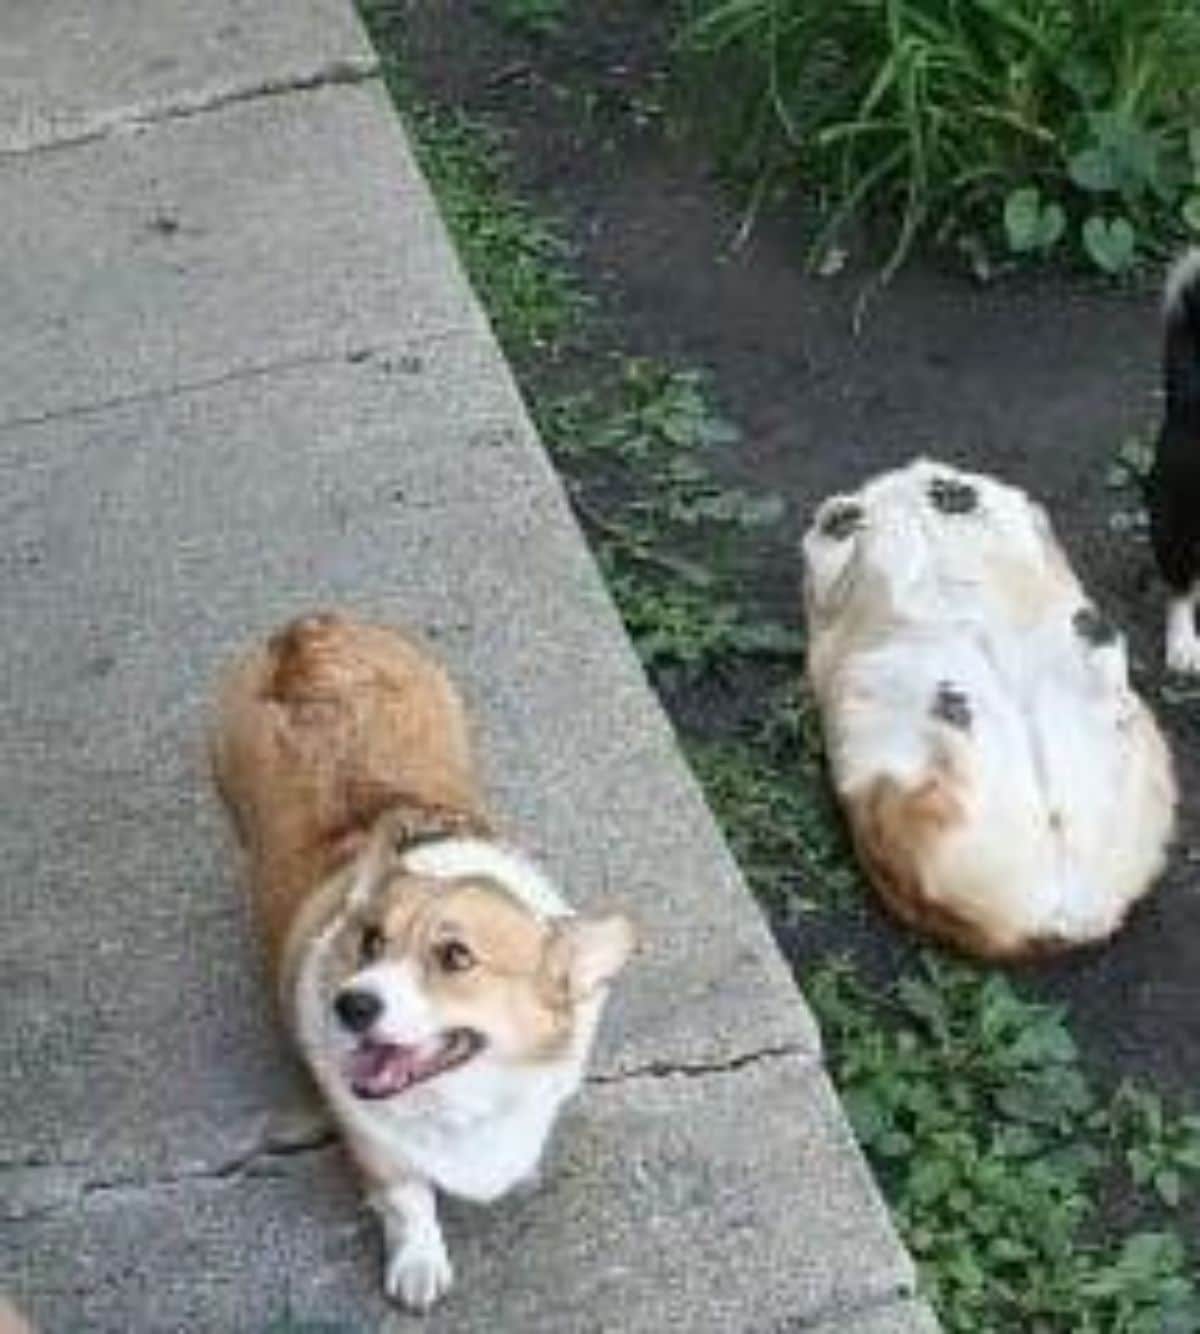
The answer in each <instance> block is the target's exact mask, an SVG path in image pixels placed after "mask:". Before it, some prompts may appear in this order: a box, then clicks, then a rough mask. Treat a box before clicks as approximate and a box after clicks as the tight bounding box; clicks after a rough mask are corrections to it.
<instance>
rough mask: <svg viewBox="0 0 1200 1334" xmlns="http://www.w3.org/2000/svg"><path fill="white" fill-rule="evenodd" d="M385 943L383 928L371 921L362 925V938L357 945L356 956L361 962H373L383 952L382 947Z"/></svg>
mask: <svg viewBox="0 0 1200 1334" xmlns="http://www.w3.org/2000/svg"><path fill="white" fill-rule="evenodd" d="M386 943H387V938H386V937H385V936H384V934H383V928H382V927H381V926H378V925H376V924H375V923H374V922H372V923H371V924H370V925H369V926H364V927H363V933H362V940H361V941H360V942H359V946H358V957H359V959H360V960H361V961H362V962H363V963H374V961H375V960H376V959H378V958H379V956H380V955H381V954H382V953H383V947H384V945H385V944H386Z"/></svg>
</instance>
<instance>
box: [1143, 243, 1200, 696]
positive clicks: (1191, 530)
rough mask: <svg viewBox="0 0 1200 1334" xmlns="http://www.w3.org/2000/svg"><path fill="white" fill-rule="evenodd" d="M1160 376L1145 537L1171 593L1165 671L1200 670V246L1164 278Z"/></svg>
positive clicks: (1147, 486) (1183, 257) (1181, 260)
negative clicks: (1162, 398) (1159, 419)
mask: <svg viewBox="0 0 1200 1334" xmlns="http://www.w3.org/2000/svg"><path fill="white" fill-rule="evenodd" d="M1164 322H1165V326H1166V329H1165V346H1164V354H1163V377H1164V380H1165V385H1166V408H1165V412H1164V416H1163V424H1162V428H1161V430H1160V431H1159V435H1158V445H1157V449H1156V452H1155V458H1154V466H1153V467H1152V468H1151V470H1150V474H1149V476H1148V478H1147V479H1146V507H1147V509H1148V510H1149V512H1150V538H1151V542H1152V543H1153V546H1154V555H1155V557H1156V559H1157V561H1158V568H1159V569H1160V570H1161V571H1162V576H1163V578H1164V579H1165V580H1166V581H1167V585H1168V587H1169V588H1170V590H1171V597H1170V601H1169V602H1168V604H1167V632H1166V657H1167V666H1168V667H1169V668H1170V669H1171V670H1172V671H1175V672H1191V673H1196V672H1200V635H1198V634H1197V632H1196V603H1197V599H1198V598H1200V249H1193V250H1189V251H1188V252H1187V253H1186V254H1185V255H1183V256H1182V257H1181V258H1180V259H1179V260H1178V261H1176V263H1175V265H1174V266H1173V267H1172V269H1171V272H1170V274H1169V275H1168V277H1167V285H1166V295H1165V300H1164Z"/></svg>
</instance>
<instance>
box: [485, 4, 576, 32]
mask: <svg viewBox="0 0 1200 1334" xmlns="http://www.w3.org/2000/svg"><path fill="white" fill-rule="evenodd" d="M492 9H493V12H494V13H495V15H496V17H497V18H498V19H499V20H500V22H501V23H503V24H504V26H505V27H506V28H512V29H513V30H514V31H516V32H520V33H523V34H525V36H527V37H550V36H553V34H554V33H556V32H558V31H559V30H560V29H561V28H562V26H563V23H564V22H565V20H566V17H567V0H492Z"/></svg>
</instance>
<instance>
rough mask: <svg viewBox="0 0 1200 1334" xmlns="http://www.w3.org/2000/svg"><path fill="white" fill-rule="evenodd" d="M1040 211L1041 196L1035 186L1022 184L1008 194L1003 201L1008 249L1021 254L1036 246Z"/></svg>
mask: <svg viewBox="0 0 1200 1334" xmlns="http://www.w3.org/2000/svg"><path fill="white" fill-rule="evenodd" d="M1041 212H1042V202H1041V196H1040V195H1039V194H1038V191H1037V187H1036V186H1033V185H1027V186H1024V187H1022V188H1021V189H1020V190H1014V191H1013V192H1012V194H1010V195H1009V196H1008V198H1007V199H1006V200H1005V201H1004V232H1005V235H1006V236H1007V237H1008V248H1009V249H1010V250H1012V251H1014V252H1015V253H1016V254H1018V255H1023V254H1025V253H1026V252H1027V251H1030V250H1033V249H1035V248H1036V247H1037V244H1038V223H1039V220H1040V218H1041Z"/></svg>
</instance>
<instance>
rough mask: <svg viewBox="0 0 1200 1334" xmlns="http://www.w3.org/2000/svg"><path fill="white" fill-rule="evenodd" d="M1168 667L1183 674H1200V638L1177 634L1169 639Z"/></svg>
mask: <svg viewBox="0 0 1200 1334" xmlns="http://www.w3.org/2000/svg"><path fill="white" fill-rule="evenodd" d="M1167 668H1168V670H1169V671H1172V672H1178V673H1180V674H1181V675H1183V676H1196V675H1197V674H1200V639H1197V638H1196V637H1195V636H1194V635H1193V636H1188V637H1186V638H1185V637H1184V636H1183V635H1178V636H1175V637H1174V638H1172V639H1169V640H1168V641H1167Z"/></svg>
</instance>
